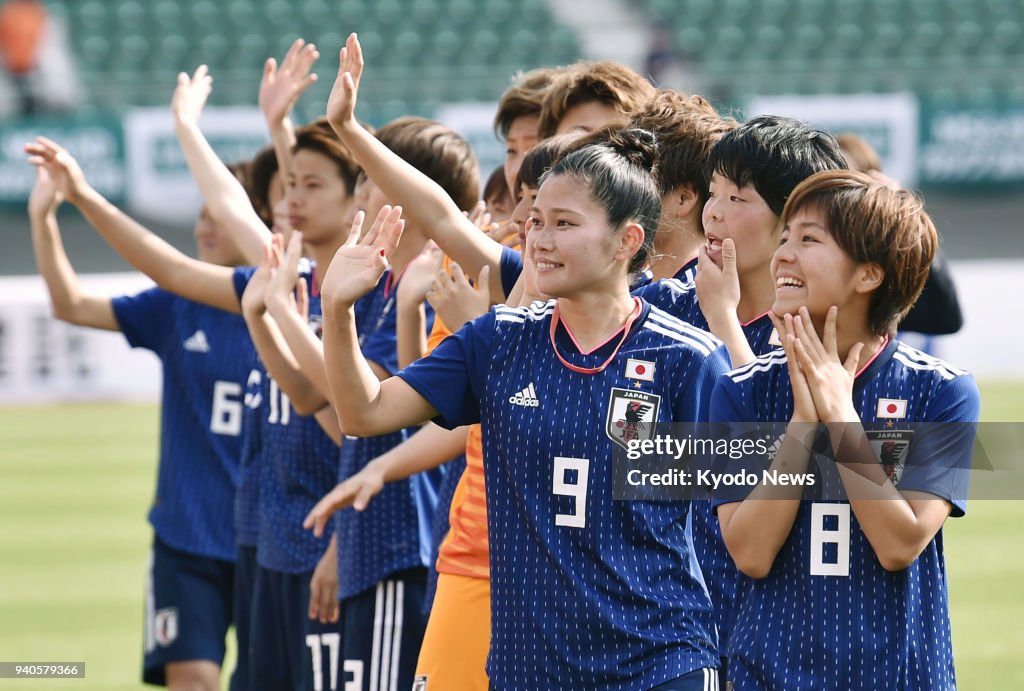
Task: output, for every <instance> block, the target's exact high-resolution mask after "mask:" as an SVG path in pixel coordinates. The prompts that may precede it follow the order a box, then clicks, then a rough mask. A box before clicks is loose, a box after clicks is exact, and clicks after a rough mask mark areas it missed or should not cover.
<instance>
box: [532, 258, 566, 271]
mask: <svg viewBox="0 0 1024 691" xmlns="http://www.w3.org/2000/svg"><path fill="white" fill-rule="evenodd" d="M533 265H534V267H536V269H537V271H552V270H554V269H560V268H562V266H563V265H562V264H556V263H554V262H549V261H543V260H535V261H534V262H533Z"/></svg>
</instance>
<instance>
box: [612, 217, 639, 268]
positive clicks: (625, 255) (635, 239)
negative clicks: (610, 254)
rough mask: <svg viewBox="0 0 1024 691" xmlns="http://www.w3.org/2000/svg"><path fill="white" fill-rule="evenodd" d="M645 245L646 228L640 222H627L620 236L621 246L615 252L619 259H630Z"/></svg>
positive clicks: (616, 257)
mask: <svg viewBox="0 0 1024 691" xmlns="http://www.w3.org/2000/svg"><path fill="white" fill-rule="evenodd" d="M643 245H644V229H643V226H641V225H640V224H639V223H627V224H626V225H625V226H624V227H623V229H622V233H621V234H620V236H619V248H618V250H616V252H615V259H616V260H617V261H627V262H628V261H629V260H630V259H632V258H633V255H635V254H636V253H637V252H639V251H640V248H641V247H643Z"/></svg>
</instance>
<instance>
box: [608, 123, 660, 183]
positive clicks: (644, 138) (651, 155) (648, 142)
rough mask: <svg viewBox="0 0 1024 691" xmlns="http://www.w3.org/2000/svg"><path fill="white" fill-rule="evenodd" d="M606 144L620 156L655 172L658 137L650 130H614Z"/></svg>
mask: <svg viewBox="0 0 1024 691" xmlns="http://www.w3.org/2000/svg"><path fill="white" fill-rule="evenodd" d="M605 144H606V146H608V147H609V148H610V149H611V150H612V151H614V152H615V153H617V154H618V155H619V156H622V157H623V158H624V159H626V160H627V161H629V162H630V163H631V164H633V165H634V166H637V167H638V168H641V169H643V170H645V171H647V172H648V173H653V172H654V169H655V167H656V166H657V165H658V138H657V137H655V136H654V133H653V132H651V131H649V130H642V129H639V128H633V129H621V130H612V131H610V132H609V133H608V135H607V139H606V140H605Z"/></svg>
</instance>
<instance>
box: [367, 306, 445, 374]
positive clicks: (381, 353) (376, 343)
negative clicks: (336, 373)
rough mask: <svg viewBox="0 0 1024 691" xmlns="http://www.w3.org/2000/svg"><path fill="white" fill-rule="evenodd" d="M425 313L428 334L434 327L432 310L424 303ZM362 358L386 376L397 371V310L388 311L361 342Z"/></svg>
mask: <svg viewBox="0 0 1024 691" xmlns="http://www.w3.org/2000/svg"><path fill="white" fill-rule="evenodd" d="M424 308H425V310H424V311H425V313H426V320H427V321H426V325H425V327H426V330H427V333H428V334H429V333H430V331H431V329H432V328H433V326H434V309H433V308H432V307H431V306H430V305H428V304H426V303H424ZM362 351H363V357H365V358H366V359H367V360H370V361H371V362H376V363H377V364H378V365H380V366H381V367H383V368H384V369H385V370H386V371H387V373H388V374H392V375H393V374H395V372H397V371H398V310H397V309H392V310H390V311H388V313H387V315H386V316H385V317H384V321H383V322H382V323H381V324H380V325H379V326H378V327H377V328H376V329H374V330H373V333H371V334H370V335H369V336H368V337H367V338H366V341H364V342H363V346H362Z"/></svg>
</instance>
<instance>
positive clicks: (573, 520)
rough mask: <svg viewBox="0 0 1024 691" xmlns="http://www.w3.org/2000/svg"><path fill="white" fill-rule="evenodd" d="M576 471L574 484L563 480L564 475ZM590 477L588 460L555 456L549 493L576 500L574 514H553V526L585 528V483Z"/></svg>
mask: <svg viewBox="0 0 1024 691" xmlns="http://www.w3.org/2000/svg"><path fill="white" fill-rule="evenodd" d="M569 470H575V471H576V482H575V483H569V482H566V480H565V473H566V471H569ZM589 475H590V460H589V459H587V458H568V457H565V456H555V471H554V478H553V480H554V482H553V486H552V488H551V491H552V492H554V493H555V494H561V495H563V496H568V497H575V498H576V511H575V512H574V513H571V514H570V513H559V514H555V525H559V526H565V527H567V528H585V527H587V513H586V511H587V481H588V479H589Z"/></svg>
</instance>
